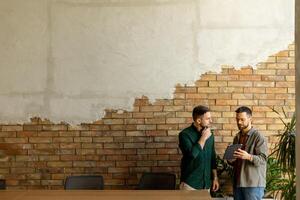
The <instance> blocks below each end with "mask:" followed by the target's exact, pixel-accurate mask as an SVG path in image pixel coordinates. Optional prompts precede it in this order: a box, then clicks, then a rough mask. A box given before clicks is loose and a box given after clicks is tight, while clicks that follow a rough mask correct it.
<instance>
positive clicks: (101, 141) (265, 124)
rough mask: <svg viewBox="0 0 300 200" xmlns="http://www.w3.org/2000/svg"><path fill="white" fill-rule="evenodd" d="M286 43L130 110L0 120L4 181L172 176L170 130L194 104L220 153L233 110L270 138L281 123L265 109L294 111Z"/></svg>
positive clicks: (114, 182)
mask: <svg viewBox="0 0 300 200" xmlns="http://www.w3.org/2000/svg"><path fill="white" fill-rule="evenodd" d="M294 53H295V51H294V45H293V44H291V45H289V46H288V48H287V49H286V50H283V51H280V52H278V53H277V54H274V55H272V56H269V57H268V59H267V60H266V61H264V62H260V63H259V64H258V65H257V66H256V67H257V68H256V69H253V68H252V67H243V68H241V69H235V68H233V67H230V66H223V68H222V72H220V73H215V72H208V73H204V74H202V75H201V77H199V78H198V80H197V81H195V83H194V85H193V86H188V85H177V86H176V88H175V92H174V98H170V99H156V100H155V101H154V102H152V103H150V102H149V99H148V98H147V97H142V98H136V99H135V102H134V104H133V110H131V111H125V112H120V111H118V110H106V115H105V117H104V118H103V119H101V120H98V121H95V122H93V123H82V124H80V125H76V126H75V125H69V124H67V123H58V124H57V123H56V124H55V123H52V122H50V121H48V120H42V119H40V118H32V119H31V122H28V123H24V124H4V123H2V124H1V125H0V149H2V150H4V152H5V153H6V154H7V155H9V159H10V160H9V161H8V162H0V174H2V176H4V177H5V178H6V179H7V184H8V188H10V189H16V188H27V189H36V188H46V189H62V188H63V180H64V179H65V177H66V176H67V175H70V174H101V175H104V179H105V185H106V188H132V187H135V185H136V184H137V182H138V179H139V177H140V175H141V173H142V172H149V171H152V172H161V171H167V172H172V173H176V174H177V177H179V176H178V175H179V161H180V158H181V153H180V150H179V149H178V138H177V137H178V133H179V131H180V130H181V129H183V128H184V127H186V126H189V125H190V123H191V122H192V121H191V120H192V119H191V110H192V108H193V107H194V106H195V105H198V104H204V105H208V106H209V107H210V108H211V110H212V111H213V112H212V116H213V122H214V126H215V127H216V128H217V131H216V133H215V138H216V149H217V152H218V154H222V153H223V151H224V148H225V147H226V146H227V145H228V144H229V143H231V142H232V139H233V136H234V135H235V133H236V132H237V129H236V125H235V113H234V110H235V109H236V108H237V107H238V106H240V105H246V106H250V107H251V108H252V109H253V111H254V126H255V127H257V128H258V129H259V130H261V131H262V132H263V134H264V135H265V136H266V137H267V138H268V140H269V147H271V146H272V145H273V144H274V143H276V138H274V134H277V133H278V130H281V129H282V127H283V126H282V124H281V122H280V120H279V119H278V116H277V114H276V113H274V112H272V110H271V108H270V107H272V108H275V109H276V110H278V111H281V109H282V108H284V110H285V111H286V112H287V114H288V115H289V116H291V114H292V113H293V112H294V111H295V64H294Z"/></svg>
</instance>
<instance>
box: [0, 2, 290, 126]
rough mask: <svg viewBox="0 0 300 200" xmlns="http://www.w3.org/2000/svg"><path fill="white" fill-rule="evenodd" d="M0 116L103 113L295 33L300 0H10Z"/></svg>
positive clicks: (168, 92) (82, 117)
mask: <svg viewBox="0 0 300 200" xmlns="http://www.w3.org/2000/svg"><path fill="white" fill-rule="evenodd" d="M0 28H1V32H0V44H1V45H0V105H1V109H0V121H1V123H15V122H26V121H28V120H29V118H30V117H33V116H39V117H42V118H48V119H50V120H51V121H54V122H59V121H65V122H69V123H81V122H91V121H95V120H97V119H99V118H101V117H103V115H104V110H105V109H121V110H122V109H124V110H131V109H132V106H133V101H134V99H135V98H136V97H141V96H143V95H145V96H147V97H149V98H150V99H152V100H153V99H156V98H171V97H172V95H173V90H174V88H175V85H176V84H178V83H179V84H190V85H192V84H194V81H195V80H197V79H198V78H199V76H200V74H201V73H204V72H206V71H220V69H221V65H233V66H235V67H240V66H247V65H253V66H254V65H255V64H256V63H257V62H261V61H263V60H265V59H267V57H268V56H269V55H272V54H273V53H276V52H277V51H279V50H282V49H285V48H286V47H287V45H288V44H290V43H292V42H293V40H294V36H293V33H294V1H286V0H265V1H260V0H252V1H244V0H238V1H237V0H235V1H233V0H223V1H219V0H185V1H182V0H26V1H23V0H2V1H0Z"/></svg>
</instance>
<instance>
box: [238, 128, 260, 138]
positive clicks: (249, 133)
mask: <svg viewBox="0 0 300 200" xmlns="http://www.w3.org/2000/svg"><path fill="white" fill-rule="evenodd" d="M255 130H256V129H255V128H253V127H251V129H250V130H249V131H248V132H247V136H250V135H252V133H254V132H255ZM239 134H240V135H243V133H242V131H240V132H239Z"/></svg>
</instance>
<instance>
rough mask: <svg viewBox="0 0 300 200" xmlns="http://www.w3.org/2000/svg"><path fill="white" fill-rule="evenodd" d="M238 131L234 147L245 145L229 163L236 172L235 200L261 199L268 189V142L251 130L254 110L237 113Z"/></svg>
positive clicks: (241, 110) (239, 110)
mask: <svg viewBox="0 0 300 200" xmlns="http://www.w3.org/2000/svg"><path fill="white" fill-rule="evenodd" d="M235 112H236V122H237V126H238V128H239V132H238V133H237V135H236V136H235V137H234V139H233V144H242V148H240V149H238V150H237V151H235V152H234V158H235V159H234V160H231V161H229V163H230V164H231V165H233V169H234V184H233V189H234V199H235V200H261V199H262V197H263V195H264V188H265V187H266V169H267V151H268V148H267V142H266V139H265V138H264V136H263V135H262V134H261V133H260V132H259V131H258V130H256V129H255V128H253V127H252V110H251V109H250V108H248V107H246V106H242V107H239V108H238V109H237V110H236V111H235Z"/></svg>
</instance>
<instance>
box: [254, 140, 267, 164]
mask: <svg viewBox="0 0 300 200" xmlns="http://www.w3.org/2000/svg"><path fill="white" fill-rule="evenodd" d="M267 151H268V147H267V141H266V139H265V138H264V137H263V136H262V135H259V137H258V139H257V142H256V146H255V155H252V156H253V160H252V163H253V164H254V165H255V166H259V165H263V164H265V163H266V162H267Z"/></svg>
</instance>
